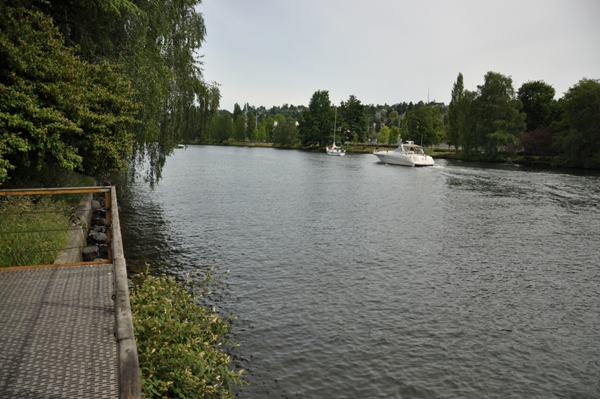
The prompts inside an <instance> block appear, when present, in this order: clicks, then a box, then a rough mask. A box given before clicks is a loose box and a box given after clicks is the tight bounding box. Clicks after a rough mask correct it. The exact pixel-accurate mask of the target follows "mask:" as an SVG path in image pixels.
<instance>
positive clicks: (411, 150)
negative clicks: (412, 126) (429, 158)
mask: <svg viewBox="0 0 600 399" xmlns="http://www.w3.org/2000/svg"><path fill="white" fill-rule="evenodd" d="M403 147H404V151H405V152H406V153H407V154H419V155H423V154H425V153H424V152H423V148H422V147H420V146H415V145H403Z"/></svg>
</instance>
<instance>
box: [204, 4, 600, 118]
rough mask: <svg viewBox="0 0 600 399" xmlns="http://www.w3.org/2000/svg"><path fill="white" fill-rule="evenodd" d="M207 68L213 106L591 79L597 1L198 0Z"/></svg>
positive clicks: (378, 99) (413, 95) (562, 84)
mask: <svg viewBox="0 0 600 399" xmlns="http://www.w3.org/2000/svg"><path fill="white" fill-rule="evenodd" d="M199 10H200V12H201V13H202V14H203V15H204V19H205V23H206V28H207V37H206V42H205V43H204V45H203V47H202V51H201V53H202V54H203V55H204V57H203V62H204V77H205V79H206V80H209V81H216V82H217V83H219V84H220V89H221V95H222V99H221V108H222V109H228V110H230V111H233V105H234V104H235V103H238V104H240V106H243V104H244V103H246V102H247V103H249V104H251V105H254V106H260V105H264V106H265V107H267V108H270V107H271V106H274V105H277V106H281V105H283V104H285V103H287V104H293V105H300V104H302V105H308V103H309V101H310V98H311V96H312V94H313V93H314V92H315V91H317V90H328V91H329V96H330V99H331V101H332V102H333V103H334V104H339V103H340V101H345V100H347V99H348V97H349V96H350V95H351V94H353V95H355V96H356V97H357V98H358V99H359V100H360V101H361V102H362V103H363V104H384V103H387V104H389V105H391V104H395V103H399V102H402V101H406V102H407V103H408V102H410V101H412V102H414V103H416V102H419V101H421V100H422V101H427V98H428V96H429V99H430V100H436V101H441V102H445V103H446V104H448V103H449V102H450V94H451V90H452V86H453V84H454V82H455V81H456V77H457V76H458V73H459V72H462V74H463V76H464V83H465V89H468V90H475V89H476V88H477V85H480V84H482V83H483V77H484V75H485V74H486V73H487V72H488V71H494V72H498V73H501V74H503V75H506V76H511V77H512V79H513V85H514V87H515V90H517V89H518V88H519V87H520V86H521V85H522V84H523V83H525V82H527V81H530V80H543V81H545V82H546V83H548V84H550V85H552V86H553V87H554V89H555V90H556V93H557V98H559V97H562V95H563V93H564V92H565V91H567V90H568V88H569V87H571V86H573V85H575V84H576V83H577V82H578V81H579V80H580V79H582V78H584V77H586V78H590V79H599V78H600V0H501V1H500V0H424V1H420V0H411V1H406V0H363V1H358V0H301V1H290V0H253V1H248V0H203V3H202V5H201V6H200V9H199Z"/></svg>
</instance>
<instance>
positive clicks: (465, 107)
mask: <svg viewBox="0 0 600 399" xmlns="http://www.w3.org/2000/svg"><path fill="white" fill-rule="evenodd" d="M476 100H477V92H475V91H469V90H465V91H464V93H463V96H462V98H461V99H460V100H459V102H458V106H457V107H456V110H458V115H457V117H458V124H459V126H460V131H459V133H460V134H459V138H458V144H459V146H460V147H461V150H462V153H463V154H466V155H469V154H472V153H473V152H474V151H476V150H478V149H479V145H478V139H477V114H476V106H475V101H476Z"/></svg>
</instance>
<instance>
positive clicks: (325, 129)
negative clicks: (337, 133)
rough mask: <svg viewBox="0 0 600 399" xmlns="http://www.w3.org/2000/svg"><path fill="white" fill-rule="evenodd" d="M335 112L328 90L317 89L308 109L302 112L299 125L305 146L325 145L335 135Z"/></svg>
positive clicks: (301, 139) (301, 140) (301, 138)
mask: <svg viewBox="0 0 600 399" xmlns="http://www.w3.org/2000/svg"><path fill="white" fill-rule="evenodd" d="M333 123H334V114H333V108H332V107H331V101H330V100H329V92H328V91H327V90H318V91H316V92H315V93H314V94H313V96H312V97H311V99H310V103H309V104H308V109H307V110H306V111H304V112H303V113H302V120H301V121H300V125H299V136H300V142H301V143H302V145H303V146H305V147H308V146H312V145H324V144H325V143H326V142H328V141H330V140H331V139H330V137H332V136H333Z"/></svg>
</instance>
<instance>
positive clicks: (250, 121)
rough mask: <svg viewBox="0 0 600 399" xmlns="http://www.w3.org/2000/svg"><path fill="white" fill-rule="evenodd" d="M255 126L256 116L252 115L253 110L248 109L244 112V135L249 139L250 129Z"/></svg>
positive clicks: (250, 135) (250, 136) (250, 137)
mask: <svg viewBox="0 0 600 399" xmlns="http://www.w3.org/2000/svg"><path fill="white" fill-rule="evenodd" d="M255 128H256V117H255V116H254V112H252V111H248V112H246V132H245V137H246V138H247V139H249V140H252V138H253V136H252V131H253V130H254V129H255Z"/></svg>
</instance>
